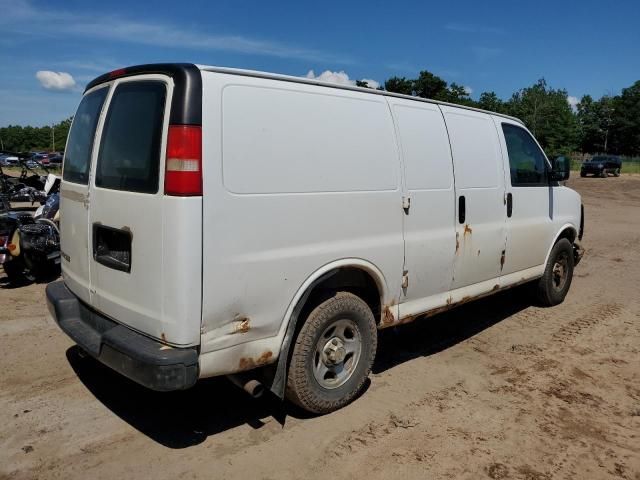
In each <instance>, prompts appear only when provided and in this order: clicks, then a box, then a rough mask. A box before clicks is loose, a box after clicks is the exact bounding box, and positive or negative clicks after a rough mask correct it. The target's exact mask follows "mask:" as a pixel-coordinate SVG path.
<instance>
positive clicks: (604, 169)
mask: <svg viewBox="0 0 640 480" xmlns="http://www.w3.org/2000/svg"><path fill="white" fill-rule="evenodd" d="M600 177H601V178H607V169H606V168H603V169H602V170H601V171H600Z"/></svg>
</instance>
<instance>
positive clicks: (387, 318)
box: [382, 302, 396, 326]
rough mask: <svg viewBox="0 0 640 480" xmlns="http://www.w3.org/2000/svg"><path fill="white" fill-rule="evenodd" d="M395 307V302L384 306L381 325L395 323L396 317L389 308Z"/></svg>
mask: <svg viewBox="0 0 640 480" xmlns="http://www.w3.org/2000/svg"><path fill="white" fill-rule="evenodd" d="M394 306H395V302H391V303H390V304H389V305H385V306H384V309H383V315H382V325H384V326H389V325H391V324H393V323H394V322H395V321H396V317H395V315H394V314H393V312H392V311H391V308H392V307H394Z"/></svg>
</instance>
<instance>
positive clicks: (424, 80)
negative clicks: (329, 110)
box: [357, 70, 640, 156]
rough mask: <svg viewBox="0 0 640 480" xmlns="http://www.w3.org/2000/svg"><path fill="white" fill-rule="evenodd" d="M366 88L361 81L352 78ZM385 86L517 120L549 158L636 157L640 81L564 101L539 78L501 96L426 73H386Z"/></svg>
mask: <svg viewBox="0 0 640 480" xmlns="http://www.w3.org/2000/svg"><path fill="white" fill-rule="evenodd" d="M357 84H358V85H359V86H363V87H366V86H368V85H367V84H366V82H357ZM381 89H382V87H381ZM384 90H387V91H389V92H396V93H402V94H405V95H412V96H417V97H424V98H431V99H434V100H441V101H444V102H450V103H455V104H460V105H467V106H471V107H477V108H482V109H484V110H489V111H492V112H497V113H504V114H507V115H512V116H514V117H518V118H519V119H521V120H522V121H523V122H524V123H525V125H526V126H527V128H529V130H531V132H532V133H533V134H534V135H535V137H536V138H537V139H538V141H539V142H540V144H541V145H542V147H543V148H544V149H545V151H546V152H547V154H548V155H549V156H554V155H566V154H569V153H571V152H576V151H579V152H582V153H612V154H619V155H629V156H637V155H640V80H639V81H637V82H635V83H634V84H633V85H632V86H630V87H628V88H623V89H622V92H621V93H620V95H615V96H609V95H605V96H603V97H601V98H600V99H598V100H594V99H593V98H592V97H591V96H590V95H584V96H583V97H582V98H581V99H580V101H579V102H578V103H577V104H576V105H575V110H574V108H572V106H571V105H570V104H569V96H568V93H567V91H566V90H564V89H555V88H551V87H550V86H549V85H548V84H547V82H546V81H545V80H544V79H543V78H542V79H540V80H538V81H537V82H536V83H534V84H533V85H531V86H530V87H526V88H522V89H520V90H518V91H516V92H514V93H513V94H512V95H511V98H509V99H508V100H502V99H500V98H499V97H498V95H497V94H496V93H495V92H482V93H481V94H480V96H479V97H478V100H473V99H472V98H471V96H470V95H469V92H468V91H467V89H466V88H464V87H463V86H461V85H458V84H457V83H455V82H452V83H450V84H447V82H446V81H445V80H443V79H442V78H440V77H438V76H437V75H434V74H433V73H431V72H428V71H426V70H425V71H422V72H420V74H419V75H418V77H417V78H405V77H391V78H389V79H388V80H387V81H385V82H384Z"/></svg>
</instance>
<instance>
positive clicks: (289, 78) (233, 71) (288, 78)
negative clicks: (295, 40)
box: [196, 64, 524, 125]
mask: <svg viewBox="0 0 640 480" xmlns="http://www.w3.org/2000/svg"><path fill="white" fill-rule="evenodd" d="M196 67H198V68H199V69H200V70H203V71H206V72H215V73H226V74H229V75H240V76H246V77H255V78H266V79H271V80H281V81H285V82H293V83H303V84H307V85H318V86H321V87H330V88H337V89H340V90H351V91H355V92H364V93H373V94H376V95H383V96H387V97H395V98H403V99H406V100H415V101H418V102H424V103H434V104H437V105H444V106H447V107H455V108H464V109H466V110H472V111H475V112H481V113H487V114H489V115H497V116H499V117H503V118H508V119H509V120H513V121H515V122H518V123H520V124H522V125H524V122H523V121H522V120H520V119H519V118H517V117H513V116H511V115H507V114H504V113H498V112H492V111H490V110H483V109H482V108H476V107H470V106H468V105H460V104H457V103H451V102H443V101H441V100H433V99H431V98H423V97H414V96H412V95H404V94H402V93H395V92H388V91H386V90H376V89H373V88H367V87H356V86H354V85H341V84H339V83H331V82H323V81H321V80H316V79H312V78H305V77H296V76H293V75H284V74H279V73H270V72H262V71H259V70H246V69H242V68H231V67H217V66H211V65H200V64H196Z"/></svg>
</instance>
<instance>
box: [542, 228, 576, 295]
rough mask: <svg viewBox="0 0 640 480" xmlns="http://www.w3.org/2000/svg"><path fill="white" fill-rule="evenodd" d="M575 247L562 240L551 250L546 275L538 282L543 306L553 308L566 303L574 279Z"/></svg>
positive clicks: (545, 270)
mask: <svg viewBox="0 0 640 480" xmlns="http://www.w3.org/2000/svg"><path fill="white" fill-rule="evenodd" d="M573 267H574V258H573V247H572V245H571V242H569V240H567V239H566V238H561V239H560V240H558V241H557V242H556V244H555V245H554V246H553V248H552V249H551V254H550V255H549V260H548V261H547V266H546V267H545V269H544V274H543V275H542V277H541V278H540V279H539V280H538V285H537V297H538V301H539V302H540V304H541V305H542V306H545V307H552V306H554V305H558V304H560V303H562V302H563V301H564V298H565V297H566V296H567V292H568V291H569V287H571V280H572V279H573Z"/></svg>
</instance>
